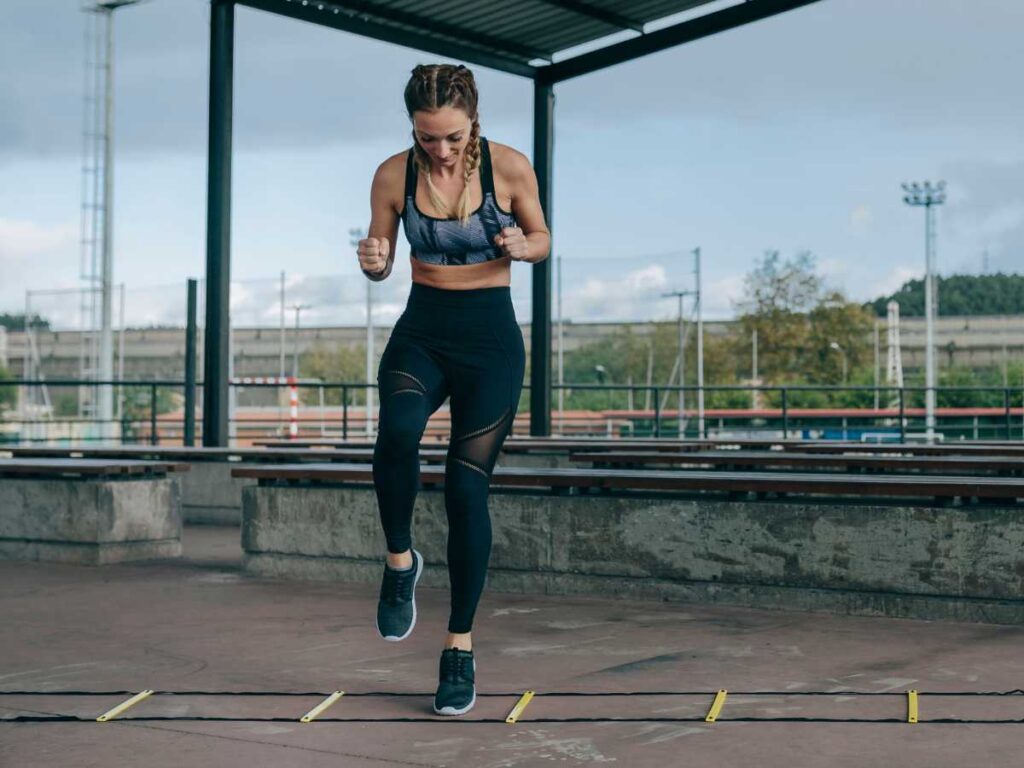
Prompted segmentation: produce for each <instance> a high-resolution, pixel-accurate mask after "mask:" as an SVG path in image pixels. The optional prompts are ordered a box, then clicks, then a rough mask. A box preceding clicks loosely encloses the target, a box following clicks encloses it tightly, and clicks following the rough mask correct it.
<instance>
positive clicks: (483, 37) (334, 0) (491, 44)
mask: <svg viewBox="0 0 1024 768" xmlns="http://www.w3.org/2000/svg"><path fill="white" fill-rule="evenodd" d="M287 1H288V0H286V2H287ZM316 5H318V6H319V5H323V6H325V8H324V10H323V11H322V13H330V14H331V15H332V16H333V15H334V13H333V11H334V8H339V9H341V12H342V13H345V12H346V11H348V12H349V14H348V15H350V16H353V15H355V14H359V15H360V16H363V17H364V18H365V17H366V16H376V17H377V18H378V19H384V20H385V21H393V22H395V23H397V24H402V25H404V26H406V27H413V28H415V29H421V30H423V31H424V32H432V33H434V34H435V35H441V36H443V37H447V38H449V39H451V38H454V39H456V40H467V41H472V42H473V43H475V44H476V45H479V46H481V47H483V48H488V49H490V50H491V51H492V52H497V53H498V54H499V55H502V54H509V55H510V56H511V57H512V58H516V57H518V58H521V59H527V60H529V59H544V60H545V61H551V52H550V51H545V50H542V49H540V48H533V47H530V46H528V45H522V44H520V43H516V42H513V41H510V40H504V39H502V38H500V37H495V36H494V35H489V34H487V33H486V32H479V31H477V30H475V29H466V28H465V27H462V26H459V25H458V24H453V23H450V22H446V21H445V22H442V21H435V20H434V19H431V18H428V17H426V16H420V15H419V14H415V13H409V12H408V11H403V10H399V9H396V8H392V7H390V6H388V5H383V4H381V3H379V2H377V3H374V2H367V1H366V0H324V2H317V3H316Z"/></svg>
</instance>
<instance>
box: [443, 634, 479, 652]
mask: <svg viewBox="0 0 1024 768" xmlns="http://www.w3.org/2000/svg"><path fill="white" fill-rule="evenodd" d="M444 647H445V648H446V649H447V648H461V649H462V650H464V651H472V650H473V636H472V634H471V633H469V632H449V633H448V639H447V640H445V643H444Z"/></svg>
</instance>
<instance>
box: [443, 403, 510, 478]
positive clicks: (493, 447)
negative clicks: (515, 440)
mask: <svg viewBox="0 0 1024 768" xmlns="http://www.w3.org/2000/svg"><path fill="white" fill-rule="evenodd" d="M510 413H511V409H508V408H506V409H505V412H504V413H503V414H501V417H500V418H498V420H497V421H495V422H493V423H492V424H488V425H487V426H485V427H481V428H480V429H476V430H473V431H472V432H469V433H467V434H465V435H459V436H453V437H452V440H451V444H450V445H449V447H448V457H449V459H451V460H452V461H455V462H458V463H459V464H462V465H463V466H465V467H469V468H470V469H473V470H476V471H477V472H479V473H480V474H482V475H483V476H484V477H490V476H491V472H492V471H493V470H494V464H495V462H496V461H497V459H498V451H499V450H500V449H501V441H502V439H503V438H504V436H505V431H506V430H507V429H508V422H509V415H510Z"/></svg>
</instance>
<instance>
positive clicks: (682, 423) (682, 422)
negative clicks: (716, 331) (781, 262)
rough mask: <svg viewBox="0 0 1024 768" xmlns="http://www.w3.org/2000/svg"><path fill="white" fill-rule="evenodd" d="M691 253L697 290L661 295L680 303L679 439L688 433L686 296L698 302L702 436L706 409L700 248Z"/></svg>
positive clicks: (698, 361)
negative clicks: (685, 391)
mask: <svg viewBox="0 0 1024 768" xmlns="http://www.w3.org/2000/svg"><path fill="white" fill-rule="evenodd" d="M691 253H693V256H694V270H693V275H694V280H695V285H696V290H692V291H668V292H667V293H663V294H661V295H662V297H663V298H670V297H675V298H676V299H677V300H678V302H679V305H678V314H677V317H678V322H679V365H678V366H676V367H677V368H678V369H679V437H680V438H682V437H683V436H684V434H685V432H686V415H685V409H686V396H685V394H684V390H683V385H684V384H685V382H686V332H685V327H684V326H683V297H684V296H694V297H696V302H695V304H694V310H695V312H696V314H697V329H698V330H697V333H698V339H697V356H698V357H697V379H698V380H697V385H698V388H699V389H698V399H699V402H700V409H699V416H700V419H701V423H700V425H699V429H700V434H703V433H704V424H703V416H704V407H703V394H704V393H703V385H704V361H703V359H702V358H703V352H704V345H703V343H702V340H701V338H700V336H702V335H703V329H704V324H703V323H702V322H701V319H700V248H699V247H698V248H694V249H693V251H691ZM674 373H675V371H673V374H674ZM671 383H672V377H671V376H669V384H671ZM667 394H668V393H666V396H667Z"/></svg>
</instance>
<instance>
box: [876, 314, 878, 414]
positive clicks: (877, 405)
mask: <svg viewBox="0 0 1024 768" xmlns="http://www.w3.org/2000/svg"><path fill="white" fill-rule="evenodd" d="M875 410H876V411H877V410H878V318H877V317H876V318H875Z"/></svg>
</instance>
